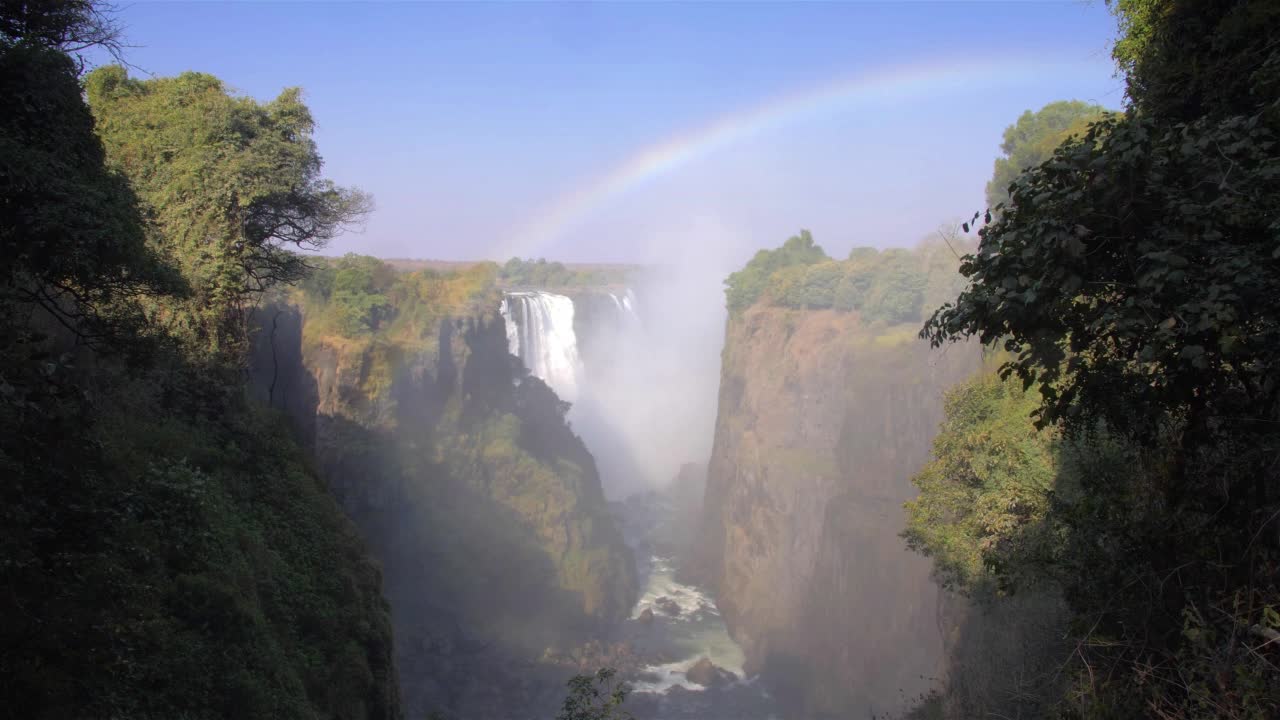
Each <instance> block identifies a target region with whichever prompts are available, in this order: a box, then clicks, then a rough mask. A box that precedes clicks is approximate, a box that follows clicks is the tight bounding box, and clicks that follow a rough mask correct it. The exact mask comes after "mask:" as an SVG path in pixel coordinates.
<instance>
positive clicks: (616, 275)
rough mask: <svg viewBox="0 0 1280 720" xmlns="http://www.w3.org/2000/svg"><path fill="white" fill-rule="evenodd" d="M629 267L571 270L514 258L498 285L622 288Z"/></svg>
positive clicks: (504, 265) (557, 263)
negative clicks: (612, 286) (610, 286)
mask: <svg viewBox="0 0 1280 720" xmlns="http://www.w3.org/2000/svg"><path fill="white" fill-rule="evenodd" d="M628 271H629V268H627V267H625V266H616V265H588V266H578V267H571V266H566V265H565V264H564V263H559V262H548V261H547V260H546V259H545V258H538V259H537V260H534V259H532V258H530V259H528V260H521V259H520V258H516V257H513V258H511V259H510V260H508V261H506V262H505V263H503V264H502V268H501V270H500V271H499V273H498V282H499V283H500V284H502V285H503V286H505V287H513V286H515V287H525V286H527V287H539V288H568V287H590V286H600V285H622V284H625V283H626V282H627V276H628Z"/></svg>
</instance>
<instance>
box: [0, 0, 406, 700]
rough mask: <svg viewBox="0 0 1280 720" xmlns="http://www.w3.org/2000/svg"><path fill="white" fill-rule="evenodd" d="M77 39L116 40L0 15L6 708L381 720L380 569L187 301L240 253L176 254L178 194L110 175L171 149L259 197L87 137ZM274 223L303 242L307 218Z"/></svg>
mask: <svg viewBox="0 0 1280 720" xmlns="http://www.w3.org/2000/svg"><path fill="white" fill-rule="evenodd" d="M86 40H88V41H90V42H105V43H107V44H108V45H110V44H111V43H112V42H114V41H113V39H112V35H111V28H110V27H109V26H108V25H104V24H103V23H102V14H101V10H100V8H98V7H96V6H95V5H94V4H93V3H92V2H82V1H79V0H77V1H73V2H30V3H3V4H0V86H2V87H3V89H4V90H5V92H4V93H3V94H4V96H5V97H6V99H12V100H14V101H15V102H13V103H11V104H12V106H13V107H12V112H11V111H10V107H9V105H6V110H5V112H4V113H3V114H0V186H2V187H3V188H4V190H5V192H4V202H3V203H0V205H2V206H3V208H4V209H3V211H0V242H2V243H3V245H2V247H3V250H4V254H5V259H6V261H7V262H8V263H9V264H8V265H7V266H6V272H5V273H4V274H3V275H2V276H0V525H2V526H3V528H4V530H3V532H2V533H0V556H2V557H3V558H4V562H3V563H0V585H2V586H3V587H4V588H5V591H4V592H3V593H0V616H3V618H4V621H3V622H2V623H0V646H2V647H3V648H4V650H3V652H0V692H2V696H3V699H4V705H5V711H6V713H7V714H9V715H12V716H14V717H24V718H37V719H39V718H49V719H58V720H61V719H62V718H140V719H147V718H157V719H158V718H193V719H194V718H218V717H242V718H262V719H266V718H297V719H298V720H304V719H307V720H309V719H311V718H316V717H346V718H367V719H369V720H373V719H374V718H383V719H392V718H397V717H399V715H400V710H399V698H398V695H397V686H396V681H395V677H394V670H393V667H392V662H391V654H390V649H391V634H390V626H389V618H388V608H387V604H386V602H385V601H384V600H383V599H382V597H381V594H380V574H379V571H378V569H377V567H376V566H375V565H373V563H372V562H371V561H370V560H369V559H368V557H367V556H366V554H365V552H364V546H363V544H362V543H361V542H360V541H359V539H358V538H357V537H356V535H355V533H354V530H353V528H352V527H351V526H350V524H349V523H348V522H347V520H346V519H345V518H344V517H343V515H342V513H341V512H340V510H339V509H338V507H337V505H336V504H335V503H334V502H333V500H332V499H331V498H330V497H329V496H328V494H327V492H326V488H325V487H324V486H323V485H322V484H321V483H320V482H319V480H318V479H317V478H316V476H315V475H314V473H312V472H311V471H310V469H309V468H308V467H307V463H306V462H305V461H304V459H303V457H302V455H301V452H300V451H299V449H298V447H297V446H296V445H295V444H294V442H293V441H292V439H291V438H290V436H289V435H288V433H287V432H286V431H285V429H284V426H283V424H282V423H281V422H280V420H279V418H276V417H274V416H273V415H271V414H269V413H267V412H265V411H263V410H262V409H260V408H256V407H254V406H253V405H252V404H251V403H249V402H248V401H247V400H246V397H245V388H244V387H243V381H242V376H241V373H240V368H241V367H242V363H243V357H240V356H238V355H237V354H236V353H235V352H234V349H235V348H237V347H243V346H242V344H241V343H242V341H243V340H244V336H243V335H242V334H237V333H236V332H235V329H234V328H235V323H234V322H231V321H233V320H234V318H233V317H232V316H231V315H230V314H228V313H233V312H234V310H235V308H234V307H231V305H234V303H231V304H230V305H227V304H220V303H216V302H211V303H209V304H207V305H204V306H197V305H196V304H195V302H196V301H198V300H200V299H201V298H203V299H204V300H209V299H211V298H212V295H209V294H208V291H209V290H210V288H211V285H209V284H208V283H209V282H210V281H211V280H212V279H213V278H214V276H215V275H217V276H218V277H221V278H222V279H223V280H227V281H228V282H229V283H230V284H229V285H227V286H224V287H230V286H232V285H234V286H235V287H237V288H238V289H239V290H243V289H244V288H243V286H242V285H240V284H239V282H240V280H242V279H243V277H242V276H240V275H238V274H237V273H231V274H230V276H227V275H222V274H220V273H219V272H212V270H213V269H216V268H222V269H227V268H233V267H237V268H239V269H240V270H244V269H245V267H246V266H245V265H244V264H242V263H241V262H240V261H241V260H245V259H246V258H247V257H253V256H254V254H253V252H251V251H247V250H246V251H245V252H244V253H243V254H241V250H244V249H243V248H240V249H237V248H235V247H234V245H233V243H231V242H227V243H222V242H209V243H206V242H204V241H205V240H211V239H213V238H212V237H211V236H209V237H206V236H203V235H202V236H201V237H200V238H199V241H198V242H197V241H196V238H194V237H192V236H184V237H176V236H175V235H174V232H175V231H176V230H177V229H178V228H179V227H181V226H182V225H183V224H184V222H187V221H190V222H197V221H196V218H197V217H200V216H201V215H202V212H201V211H202V210H207V209H208V208H207V207H204V206H201V209H200V210H197V209H196V208H195V207H194V205H200V204H201V203H200V201H199V200H197V199H196V198H197V197H198V196H199V195H200V193H194V194H186V193H184V192H180V191H178V190H176V189H175V187H169V191H171V197H169V198H168V200H167V201H166V202H165V204H164V208H163V212H162V213H160V215H162V217H159V216H157V214H155V213H153V212H150V211H151V210H155V209H156V206H155V205H154V204H151V203H153V202H154V201H155V200H156V199H157V197H158V195H157V194H156V193H160V194H163V193H164V191H165V181H166V180H171V181H174V183H175V186H176V185H182V186H183V187H186V188H187V189H192V187H191V186H190V185H184V183H183V182H181V181H179V180H178V179H177V178H175V177H174V176H173V175H170V174H166V173H165V172H156V173H154V175H153V176H152V177H149V178H148V179H147V182H145V183H141V182H139V180H140V178H139V177H138V176H137V175H136V174H134V173H133V172H131V171H130V170H131V169H132V170H137V168H138V165H134V164H133V163H134V162H136V163H139V164H141V165H148V166H150V167H153V168H154V167H155V166H156V164H157V163H155V162H153V161H159V160H160V156H165V155H183V156H186V157H188V158H189V157H190V156H191V155H188V154H187V153H188V152H189V153H191V154H194V155H201V156H202V157H204V158H205V159H206V160H208V161H209V162H207V163H206V164H205V165H204V169H205V170H208V171H209V173H208V174H207V175H201V180H203V181H206V182H207V181H208V179H209V177H210V176H218V177H221V178H223V179H225V180H228V181H229V182H231V184H235V183H236V181H240V182H248V178H247V177H244V176H245V175H255V176H257V177H259V179H261V176H260V175H257V174H256V173H254V172H251V171H249V170H248V169H246V168H244V167H243V166H240V165H238V164H237V163H236V162H232V161H227V160H226V158H225V156H218V155H217V153H211V152H208V151H209V149H210V143H208V142H205V143H202V142H201V139H202V138H203V139H205V140H207V139H208V138H207V136H204V135H202V134H200V133H198V132H193V133H187V134H183V133H176V134H175V136H174V137H170V138H169V139H170V140H172V141H174V143H175V144H174V145H168V146H163V147H156V146H154V145H148V144H147V143H138V144H134V143H133V142H131V141H127V140H126V138H137V137H138V136H139V135H145V133H143V132H141V131H142V130H143V129H144V128H143V125H145V123H143V122H140V121H138V118H137V117H134V116H131V115H129V114H124V115H120V116H115V115H113V116H112V117H111V119H109V120H104V119H102V118H101V117H100V118H99V119H98V120H97V121H96V122H95V119H94V116H93V115H91V114H90V112H89V108H88V107H86V105H85V102H84V99H83V97H82V94H81V93H82V88H81V86H80V83H79V82H78V78H77V75H76V72H77V68H76V65H75V64H74V63H73V62H72V60H71V59H70V58H68V57H67V55H66V53H65V52H64V51H63V50H64V45H66V44H68V43H71V44H78V43H81V42H84V41H86ZM98 77H99V78H102V77H103V76H101V75H99V76H98ZM206 77H207V76H206ZM219 92H220V91H219ZM223 97H225V94H224V95H223ZM300 107H301V106H300V105H299V106H295V108H294V109H295V110H296V109H298V108H300ZM170 110H171V111H173V112H175V113H178V114H181V113H180V112H179V111H178V110H177V109H176V108H170ZM103 123H109V124H111V125H112V129H113V131H114V132H115V133H118V134H117V135H116V136H115V137H116V139H117V140H120V142H113V143H110V147H108V148H107V152H104V150H103V146H102V144H101V143H100V141H99V138H98V137H97V136H95V134H94V133H95V128H96V130H98V131H99V132H100V131H101V130H102V125H103ZM295 129H297V128H295ZM152 139H154V138H152ZM179 140H181V142H178V141H179ZM297 140H298V143H296V144H294V147H295V148H298V147H300V148H301V149H302V150H303V151H304V155H305V154H306V153H305V151H306V150H307V149H311V145H310V144H309V142H310V141H309V135H308V136H306V137H304V136H302V135H299V136H298V137H297ZM179 150H181V151H186V152H179ZM121 153H126V154H128V155H129V160H130V162H124V161H123V159H122V158H121V157H120V154H121ZM218 157H221V161H219V160H218V159H217V158H218ZM109 163H110V166H109V165H108V164H109ZM158 164H163V163H158ZM115 168H118V169H120V170H123V171H124V172H123V177H122V175H121V174H118V173H117V172H115ZM187 169H190V168H187ZM313 169H315V168H313ZM179 174H181V173H179ZM267 175H270V173H267ZM302 175H303V176H305V177H309V178H311V179H316V178H315V175H314V174H309V173H307V172H303V173H302ZM184 177H185V179H187V180H190V179H191V176H189V175H184ZM195 185H199V183H195ZM137 195H144V196H146V198H145V199H144V202H145V203H148V206H147V207H140V206H139V203H138V202H137V201H136V199H135V197H136V196H137ZM205 199H207V198H205ZM292 200H299V197H298V196H293V198H292ZM273 202H274V203H275V204H274V207H275V208H276V209H278V210H282V211H287V212H289V213H291V214H292V215H293V217H294V218H295V219H296V220H297V221H299V222H306V221H307V220H308V218H309V217H311V215H310V211H311V210H314V209H315V208H309V207H308V206H307V204H306V203H305V202H301V203H300V204H294V203H293V202H292V201H291V200H286V199H282V198H280V197H275V198H274V200H273ZM213 214H216V212H215V213H213ZM184 218H185V220H184ZM197 224H199V223H198V222H197ZM201 228H202V229H209V227H208V226H205V225H201ZM219 239H226V238H219ZM258 239H259V240H261V239H262V238H258ZM267 244H271V243H269V242H268V243H267ZM196 247H198V249H194V248H196ZM253 267H254V268H258V269H260V268H261V267H262V266H260V265H253ZM211 272H212V274H211ZM214 284H217V283H214ZM214 294H216V293H214ZM201 319H202V320H208V321H209V324H208V325H202V322H201V321H200V320H201ZM188 320H191V321H192V322H191V323H189V324H186V321H188ZM184 324H185V329H190V328H194V327H197V326H202V327H204V328H205V329H211V328H216V329H217V331H216V332H210V333H208V334H201V333H188V332H185V329H184ZM224 331H226V332H224Z"/></svg>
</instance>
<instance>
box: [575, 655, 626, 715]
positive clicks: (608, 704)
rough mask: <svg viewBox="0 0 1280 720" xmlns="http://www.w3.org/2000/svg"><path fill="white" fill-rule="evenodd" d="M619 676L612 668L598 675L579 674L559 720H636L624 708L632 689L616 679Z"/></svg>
mask: <svg viewBox="0 0 1280 720" xmlns="http://www.w3.org/2000/svg"><path fill="white" fill-rule="evenodd" d="M616 674H617V673H616V672H615V671H614V670H613V669H612V668H601V669H599V670H597V671H596V673H595V675H575V676H574V677H573V678H572V679H570V680H569V683H568V685H569V694H568V695H567V696H566V697H565V699H564V705H563V706H562V707H561V708H560V713H559V714H558V715H556V720H632V718H633V716H632V715H631V713H629V712H627V711H625V710H623V709H622V704H623V702H625V701H626V699H627V695H628V694H629V693H630V689H629V688H628V687H627V685H626V684H625V683H621V682H618V681H616V680H615V679H614V676H615V675H616Z"/></svg>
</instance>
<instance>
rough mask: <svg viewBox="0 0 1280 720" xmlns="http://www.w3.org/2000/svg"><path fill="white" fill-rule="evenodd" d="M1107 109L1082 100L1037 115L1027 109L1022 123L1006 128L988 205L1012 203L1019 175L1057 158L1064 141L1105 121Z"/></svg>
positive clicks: (1054, 104)
mask: <svg viewBox="0 0 1280 720" xmlns="http://www.w3.org/2000/svg"><path fill="white" fill-rule="evenodd" d="M1105 114H1106V110H1105V109H1103V108H1102V106H1100V105H1093V104H1091V103H1086V102H1081V101H1080V100H1059V101H1057V102H1052V103H1049V104H1048V105H1045V106H1044V107H1042V108H1040V109H1039V110H1037V111H1036V112H1031V111H1030V110H1027V111H1026V112H1024V113H1022V115H1021V116H1020V117H1019V118H1018V121H1017V122H1015V123H1014V124H1012V125H1010V126H1009V127H1007V128H1005V131H1004V140H1003V142H1001V143H1000V152H1001V153H1003V155H1002V156H1000V157H998V158H996V162H995V171H994V172H993V173H992V175H991V180H990V182H988V183H987V205H988V206H989V207H993V208H994V207H996V206H998V205H1000V204H1001V203H1006V202H1008V201H1009V185H1010V183H1012V182H1013V180H1014V178H1016V177H1018V174H1019V173H1021V172H1022V171H1023V170H1026V169H1027V168H1029V167H1034V166H1036V165H1039V164H1040V163H1042V162H1044V161H1045V160H1048V159H1049V158H1050V157H1052V156H1053V150H1054V148H1056V147H1058V145H1060V144H1062V141H1063V140H1066V139H1067V138H1069V137H1072V136H1074V135H1079V134H1081V133H1082V132H1084V130H1085V129H1086V128H1088V126H1089V123H1091V122H1093V121H1095V120H1099V119H1101V118H1102V117H1103V116H1104V115H1105Z"/></svg>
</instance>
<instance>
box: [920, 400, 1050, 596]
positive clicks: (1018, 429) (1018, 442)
mask: <svg viewBox="0 0 1280 720" xmlns="http://www.w3.org/2000/svg"><path fill="white" fill-rule="evenodd" d="M1035 404H1036V401H1035V396H1034V395H1033V394H1031V393H1028V392H1025V391H1023V390H1022V389H1021V388H1015V387H1014V386H1013V385H1012V384H1011V383H1009V382H1005V381H1001V380H999V379H998V378H996V377H994V376H992V375H984V376H980V377H979V378H977V379H975V380H972V381H970V382H968V383H966V384H964V385H961V386H959V387H957V388H955V389H953V390H951V391H950V392H948V394H947V402H946V420H945V421H944V422H943V424H942V428H941V429H940V430H939V432H938V435H937V437H936V438H935V439H934V442H933V458H934V459H933V461H932V462H930V463H929V464H928V465H926V466H925V468H924V469H923V470H921V471H920V472H919V473H918V474H917V475H916V476H915V477H914V478H912V482H913V483H914V484H915V485H916V486H917V487H919V488H920V496H919V497H918V498H916V499H915V500H912V501H910V502H908V503H907V529H906V530H905V531H904V533H903V537H905V538H906V540H907V545H908V546H909V547H911V549H913V550H916V551H917V552H921V553H923V554H925V555H928V556H931V557H932V558H933V561H934V568H935V573H936V575H937V576H938V578H939V580H940V581H941V582H942V585H943V586H944V587H946V588H948V589H952V590H959V591H960V592H963V593H965V594H978V595H982V594H989V593H992V592H996V591H998V590H1000V589H1002V588H1000V587H998V585H999V584H1000V583H1005V584H1006V585H1007V584H1009V583H1010V582H1011V581H1012V580H1013V579H1014V578H1013V576H1014V575H1015V574H1017V569H1018V568H1019V567H1020V566H1019V561H1020V560H1022V559H1021V558H1019V557H1017V555H1018V554H1020V553H1025V552H1027V548H1026V547H1025V542H1024V540H1025V538H1023V537H1022V536H1021V534H1022V533H1023V532H1024V531H1025V530H1026V528H1027V527H1028V526H1031V525H1034V524H1037V523H1040V522H1042V521H1043V519H1044V516H1045V513H1046V511H1047V510H1048V506H1049V497H1050V491H1051V490H1052V487H1053V483H1054V480H1055V477H1056V473H1057V469H1058V468H1057V463H1056V458H1055V438H1054V437H1053V434H1052V433H1050V432H1041V431H1037V430H1036V429H1035V427H1033V426H1032V425H1031V423H1030V422H1028V420H1027V416H1028V415H1029V414H1030V412H1031V411H1032V410H1033V409H1034V408H1035ZM1003 589H1008V588H1007V587H1006V588H1003Z"/></svg>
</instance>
